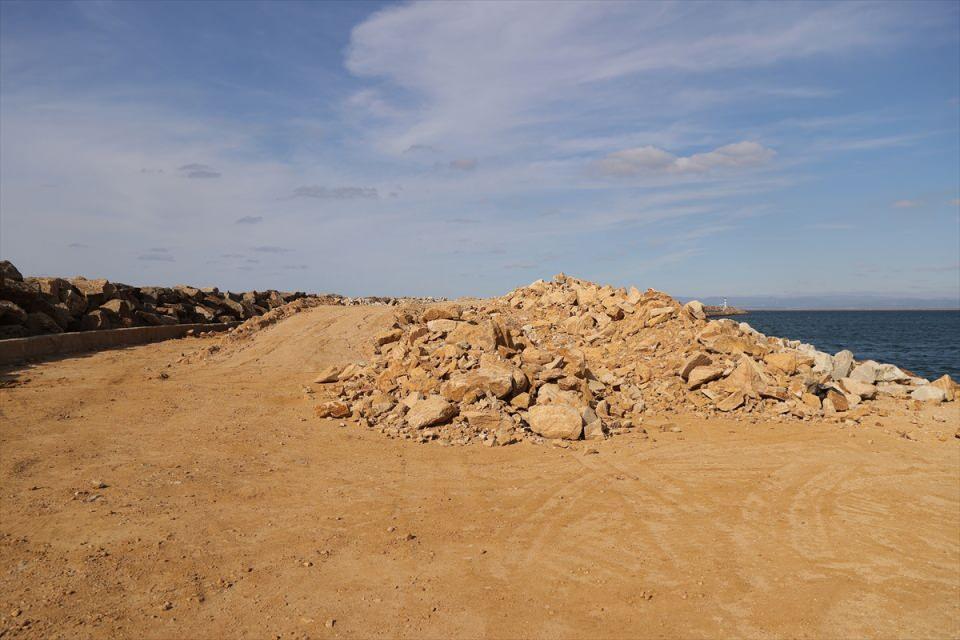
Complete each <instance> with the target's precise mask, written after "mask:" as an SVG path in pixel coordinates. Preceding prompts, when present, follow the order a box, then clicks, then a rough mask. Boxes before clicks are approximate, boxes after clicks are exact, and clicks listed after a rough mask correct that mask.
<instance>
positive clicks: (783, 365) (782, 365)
mask: <svg viewBox="0 0 960 640" xmlns="http://www.w3.org/2000/svg"><path fill="white" fill-rule="evenodd" d="M798 355H799V354H797V352H795V351H782V352H779V353H768V354H767V355H766V356H765V357H764V358H763V361H764V362H766V363H767V364H768V365H769V366H770V368H771V369H775V370H777V371H781V372H783V373H785V374H786V375H788V376H792V375H793V374H795V373H796V372H797V366H798V364H799V359H798V357H797V356H798Z"/></svg>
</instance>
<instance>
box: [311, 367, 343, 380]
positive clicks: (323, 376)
mask: <svg viewBox="0 0 960 640" xmlns="http://www.w3.org/2000/svg"><path fill="white" fill-rule="evenodd" d="M343 369H344V367H339V366H336V365H333V366H329V367H327V368H326V369H323V370H322V371H320V374H319V375H318V376H317V378H316V379H315V380H314V381H313V382H314V384H326V383H328V382H336V381H337V380H339V379H340V374H341V373H343Z"/></svg>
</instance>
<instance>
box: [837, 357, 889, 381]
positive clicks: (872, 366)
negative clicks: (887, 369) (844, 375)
mask: <svg viewBox="0 0 960 640" xmlns="http://www.w3.org/2000/svg"><path fill="white" fill-rule="evenodd" d="M877 368H878V365H877V363H876V362H874V361H873V360H867V361H865V362H861V363H860V364H858V365H857V366H855V367H854V368H853V369H852V370H851V371H850V375H849V378H850V379H851V380H857V381H859V382H866V383H868V384H874V383H876V382H877ZM831 371H832V367H831Z"/></svg>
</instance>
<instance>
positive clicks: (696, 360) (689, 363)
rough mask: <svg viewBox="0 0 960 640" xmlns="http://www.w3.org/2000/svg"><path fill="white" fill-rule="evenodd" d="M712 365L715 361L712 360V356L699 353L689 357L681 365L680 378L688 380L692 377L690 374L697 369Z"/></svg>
mask: <svg viewBox="0 0 960 640" xmlns="http://www.w3.org/2000/svg"><path fill="white" fill-rule="evenodd" d="M711 364H713V360H711V359H710V356H708V355H707V354H705V353H703V352H702V351H697V352H695V353H693V354H691V355H689V356H687V358H686V359H685V360H684V361H683V364H681V365H680V371H679V374H680V377H681V378H683V379H684V380H686V379H688V378H689V377H690V372H691V371H693V370H694V369H696V368H697V367H706V366H709V365H711Z"/></svg>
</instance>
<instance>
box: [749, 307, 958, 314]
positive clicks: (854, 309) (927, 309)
mask: <svg viewBox="0 0 960 640" xmlns="http://www.w3.org/2000/svg"><path fill="white" fill-rule="evenodd" d="M744 311H746V312H747V313H753V312H755V311H817V312H822V311H843V312H854V311H890V312H897V311H942V312H948V313H949V312H954V313H956V312H958V311H960V307H958V308H955V309H944V308H943V307H939V308H930V307H916V308H914V307H904V308H896V309H891V308H885V309H863V308H852V309H848V308H841V309H823V308H819V309H799V308H779V307H778V308H776V309H771V308H766V309H762V308H761V309H744Z"/></svg>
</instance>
